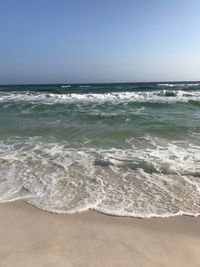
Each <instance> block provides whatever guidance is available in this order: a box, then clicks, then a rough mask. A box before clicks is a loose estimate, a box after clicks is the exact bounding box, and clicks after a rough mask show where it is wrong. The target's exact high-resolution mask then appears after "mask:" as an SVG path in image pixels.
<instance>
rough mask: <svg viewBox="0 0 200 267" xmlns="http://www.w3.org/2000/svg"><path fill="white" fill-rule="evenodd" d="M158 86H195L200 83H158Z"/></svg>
mask: <svg viewBox="0 0 200 267" xmlns="http://www.w3.org/2000/svg"><path fill="white" fill-rule="evenodd" d="M158 86H164V87H193V86H200V83H158Z"/></svg>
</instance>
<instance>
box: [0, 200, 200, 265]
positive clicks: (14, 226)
mask: <svg viewBox="0 0 200 267" xmlns="http://www.w3.org/2000/svg"><path fill="white" fill-rule="evenodd" d="M0 215H1V220H0V240H1V243H0V266H4V267H10V266H12V267H18V266H19V267H26V266H29V267H32V266H39V267H40V266H42V267H44V266H45V267H46V266H48V267H49V266H56V267H57V266H59V267H62V266H65V267H66V266H85V267H86V266H87V267H88V266H91V267H93V266H99V267H100V266H105V267H107V266H108V267H111V266H119V267H121V266H122V267H134V266H135V267H139V266H148V267H151V266H152V267H157V266H160V267H161V266H162V267H164V266H165V267H166V266H170V267H173V266H174V267H177V266H180V267H184V266H185V267H186V266H187V267H188V266H200V254H199V247H200V218H199V217H191V216H176V217H170V218H147V219H141V218H130V217H116V216H108V215H104V214H100V213H97V212H94V211H86V212H83V213H76V214H65V215H63V214H62V215H61V214H60V215H59V214H54V213H49V212H44V211H42V210H40V209H38V208H35V207H34V206H32V205H29V204H26V203H25V202H23V201H16V202H10V203H3V204H0Z"/></svg>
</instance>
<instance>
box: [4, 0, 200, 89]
mask: <svg viewBox="0 0 200 267" xmlns="http://www.w3.org/2000/svg"><path fill="white" fill-rule="evenodd" d="M199 10H200V2H199V1H197V0H193V1H190V2H188V1H185V0H183V1H180V0H177V1H172V0H170V1H162V2H160V1H157V0H152V1H145V0H143V1H130V0H126V1H122V0H119V1H114V0H109V1H91V0H85V1H80V0H76V1H71V0H68V1H64V0H59V1H55V0H49V1H47V0H43V1H38V0H36V1H28V2H26V1H23V0H19V1H14V0H2V1H1V2H0V32H1V43H0V58H1V62H0V84H1V85H12V84H62V83H70V84H72V83H126V82H127V83H137V82H172V81H175V82H176V81H180V82H181V81H199V80H200V74H199V70H200V51H199V47H200V35H199V28H200V17H199Z"/></svg>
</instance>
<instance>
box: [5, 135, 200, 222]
mask: <svg viewBox="0 0 200 267" xmlns="http://www.w3.org/2000/svg"><path fill="white" fill-rule="evenodd" d="M127 143H128V144H129V148H128V149H114V148H112V149H94V148H87V149H82V150H78V149H72V148H68V147H66V146H65V145H64V144H63V145H61V144H60V145H59V144H56V143H45V142H43V141H40V140H39V139H37V138H28V139H26V140H20V139H18V140H11V141H7V142H1V143H0V163H1V164H0V183H1V187H0V202H8V201H14V200H17V199H24V200H25V201H27V202H29V203H31V204H33V205H35V206H36V207H38V208H41V209H44V210H47V211H51V212H56V213H74V212H81V211H85V210H87V209H93V210H96V211H99V212H103V213H106V214H111V215H117V216H131V217H168V216H175V215H181V214H187V215H192V216H197V215H199V214H200V206H199V201H200V180H199V177H200V167H199V162H200V147H199V146H197V145H193V144H188V143H187V142H180V141H176V142H172V143H170V144H168V143H167V142H166V140H162V139H159V138H152V137H151V136H144V137H141V138H139V139H137V140H135V139H128V140H127Z"/></svg>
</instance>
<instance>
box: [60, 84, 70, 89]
mask: <svg viewBox="0 0 200 267" xmlns="http://www.w3.org/2000/svg"><path fill="white" fill-rule="evenodd" d="M70 87H71V85H70V84H67V85H61V88H70Z"/></svg>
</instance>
